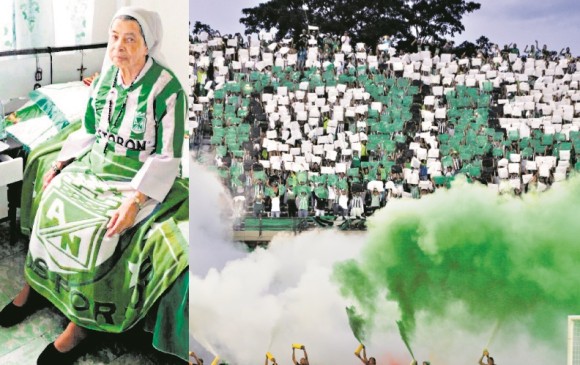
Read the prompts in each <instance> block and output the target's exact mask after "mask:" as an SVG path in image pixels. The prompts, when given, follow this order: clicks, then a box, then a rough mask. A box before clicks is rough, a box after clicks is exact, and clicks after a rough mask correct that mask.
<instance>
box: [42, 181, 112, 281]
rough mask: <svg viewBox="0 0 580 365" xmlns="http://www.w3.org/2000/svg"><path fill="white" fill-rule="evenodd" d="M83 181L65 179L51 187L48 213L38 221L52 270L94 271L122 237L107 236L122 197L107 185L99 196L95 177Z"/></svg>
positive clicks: (47, 204)
mask: <svg viewBox="0 0 580 365" xmlns="http://www.w3.org/2000/svg"><path fill="white" fill-rule="evenodd" d="M83 182H84V185H77V184H75V183H71V182H69V181H67V182H64V181H62V182H61V183H60V184H58V185H60V186H59V187H58V189H54V190H53V189H51V191H50V193H49V194H50V195H49V196H48V197H47V198H45V201H44V204H45V205H44V206H45V209H46V214H45V215H44V216H42V217H40V218H39V219H38V221H37V222H36V224H37V230H36V232H37V233H36V235H37V238H38V239H39V240H40V242H42V243H43V246H44V247H45V249H46V251H47V253H48V254H49V256H50V258H51V260H50V262H48V265H49V267H50V268H51V270H54V271H64V272H69V273H71V272H84V271H92V270H94V269H95V268H96V267H98V266H99V265H100V264H102V263H103V262H105V261H106V260H107V259H108V258H109V257H110V256H111V255H112V254H113V251H114V248H115V246H116V243H117V241H118V238H117V237H112V238H107V237H104V235H105V232H106V230H107V223H108V221H109V215H108V214H109V212H110V211H111V210H113V209H115V208H116V207H117V206H118V205H119V203H120V202H119V200H118V198H116V197H115V194H112V193H111V192H106V191H105V190H104V189H103V190H101V192H100V193H98V195H100V196H99V197H97V196H95V193H94V192H95V190H92V188H94V187H90V185H92V184H91V183H92V181H89V180H84V181H83ZM99 190H100V189H98V188H97V189H96V191H97V192H99Z"/></svg>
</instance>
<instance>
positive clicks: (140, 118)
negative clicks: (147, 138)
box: [131, 112, 147, 134]
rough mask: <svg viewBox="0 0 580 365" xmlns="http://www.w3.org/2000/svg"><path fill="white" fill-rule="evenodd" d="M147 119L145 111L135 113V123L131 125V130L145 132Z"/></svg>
mask: <svg viewBox="0 0 580 365" xmlns="http://www.w3.org/2000/svg"><path fill="white" fill-rule="evenodd" d="M146 120H147V117H146V116H145V113H143V112H137V113H136V114H135V119H133V124H132V125H131V131H132V132H133V133H137V134H140V133H143V132H145V121H146Z"/></svg>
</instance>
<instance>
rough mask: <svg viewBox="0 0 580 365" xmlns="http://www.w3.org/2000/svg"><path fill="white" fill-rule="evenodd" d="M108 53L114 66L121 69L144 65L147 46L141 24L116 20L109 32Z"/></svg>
mask: <svg viewBox="0 0 580 365" xmlns="http://www.w3.org/2000/svg"><path fill="white" fill-rule="evenodd" d="M107 52H108V53H109V58H110V59H111V61H112V62H113V64H114V65H115V66H117V67H119V68H121V69H123V68H133V67H136V66H138V65H142V64H143V62H144V61H145V56H146V55H147V46H146V45H145V39H143V36H142V35H141V28H140V26H139V23H137V22H136V21H134V20H123V19H115V20H114V21H113V25H112V26H111V29H110V30H109V45H108V48H107Z"/></svg>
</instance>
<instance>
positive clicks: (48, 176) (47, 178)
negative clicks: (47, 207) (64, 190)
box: [42, 169, 58, 191]
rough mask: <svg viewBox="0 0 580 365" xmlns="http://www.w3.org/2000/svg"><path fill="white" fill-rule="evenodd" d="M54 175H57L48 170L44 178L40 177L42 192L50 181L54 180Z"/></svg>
mask: <svg viewBox="0 0 580 365" xmlns="http://www.w3.org/2000/svg"><path fill="white" fill-rule="evenodd" d="M56 175H58V173H57V172H56V171H54V170H53V169H50V170H48V171H47V172H46V173H45V174H44V176H43V177H42V190H43V191H44V190H45V189H46V187H47V186H48V184H50V182H51V181H52V179H54V177H55V176H56Z"/></svg>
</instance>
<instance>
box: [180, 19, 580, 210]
mask: <svg viewBox="0 0 580 365" xmlns="http://www.w3.org/2000/svg"><path fill="white" fill-rule="evenodd" d="M191 42H192V43H191V47H190V50H191V51H190V54H191V55H190V66H191V75H192V77H191V84H192V88H191V92H192V94H191V99H190V107H191V113H190V115H191V118H192V126H193V127H194V134H195V135H196V138H197V139H196V141H197V142H196V144H195V145H196V146H197V148H199V149H200V150H201V151H203V152H209V153H210V155H211V156H212V158H213V160H212V161H211V164H212V165H214V166H215V168H216V169H217V170H218V172H219V174H220V176H221V177H222V179H223V182H224V184H225V185H227V186H228V187H229V188H230V189H231V191H232V194H233V195H234V196H236V197H237V200H236V201H237V202H238V203H239V204H240V206H241V205H244V204H245V206H247V207H252V208H253V212H254V214H255V215H256V216H259V215H264V214H266V213H268V215H270V216H272V217H279V216H280V215H281V214H282V215H285V214H286V213H287V214H288V216H291V217H292V216H299V217H305V216H308V215H309V214H315V215H326V214H329V213H330V214H334V215H342V216H347V215H348V216H357V217H359V216H365V215H368V214H371V213H372V212H373V211H374V210H375V209H377V208H379V207H381V206H384V205H385V204H387V203H388V201H389V200H391V199H400V198H420V197H421V196H422V195H424V194H430V193H432V192H434V191H436V190H437V189H439V188H445V187H448V186H450V182H451V181H452V180H453V179H454V178H455V176H456V175H457V174H463V175H465V176H466V177H467V179H468V180H470V181H479V182H481V183H483V184H486V185H487V186H488V187H489V188H490V189H493V190H496V191H498V192H499V193H510V194H516V195H519V194H521V193H525V192H528V191H544V190H546V189H549V188H551V187H552V186H554V185H555V184H557V183H559V182H561V181H563V180H565V179H566V178H567V177H568V176H569V175H570V173H571V172H572V171H573V170H575V169H578V168H580V164H577V163H576V161H577V157H578V156H577V155H576V151H578V152H579V153H580V132H579V127H580V118H579V113H580V104H577V103H578V101H579V100H580V91H579V89H580V88H579V81H580V72H577V68H576V60H575V59H574V58H572V56H571V54H570V51H569V49H567V50H562V51H561V52H560V53H557V52H551V51H549V50H548V48H547V46H545V45H544V47H543V48H542V49H541V50H540V49H539V47H538V45H537V44H536V45H535V46H534V45H532V46H531V47H530V48H529V49H528V47H526V49H525V50H524V52H522V53H521V54H520V52H519V50H518V49H517V46H516V45H506V46H505V47H504V49H503V50H500V48H499V47H498V46H497V45H492V46H490V47H487V46H486V47H484V48H482V49H480V50H479V52H478V54H477V56H475V57H471V58H461V57H457V56H455V55H453V54H452V53H445V52H447V51H448V50H447V49H446V47H444V48H443V50H442V51H441V52H437V53H435V54H432V53H431V52H430V51H428V50H421V49H420V48H419V49H418V50H417V52H415V53H403V54H400V53H398V52H397V51H396V48H395V46H394V44H393V39H392V38H390V37H388V36H385V37H383V38H381V39H380V40H379V42H378V46H377V47H376V48H374V49H372V48H370V47H367V46H365V45H364V44H360V43H358V44H351V40H350V37H349V36H348V34H344V35H343V36H342V37H340V38H338V37H331V36H320V35H319V34H317V32H316V30H314V29H313V30H309V31H308V32H306V31H305V32H304V34H303V36H302V37H300V41H299V42H298V44H294V43H293V41H292V40H291V39H283V40H282V41H280V42H274V41H273V38H272V36H271V35H270V34H268V33H265V34H262V35H261V36H260V37H259V38H258V39H253V38H251V37H248V39H247V40H244V39H243V38H242V37H241V36H240V35H239V34H237V35H235V36H225V37H221V36H209V37H207V38H204V39H203V40H201V39H199V38H198V37H195V38H192V39H191ZM204 140H205V141H208V140H209V148H208V147H207V145H204V143H202V141H204ZM204 155H205V156H207V154H204Z"/></svg>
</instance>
